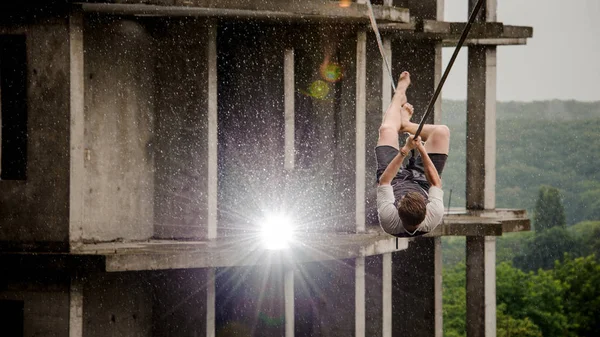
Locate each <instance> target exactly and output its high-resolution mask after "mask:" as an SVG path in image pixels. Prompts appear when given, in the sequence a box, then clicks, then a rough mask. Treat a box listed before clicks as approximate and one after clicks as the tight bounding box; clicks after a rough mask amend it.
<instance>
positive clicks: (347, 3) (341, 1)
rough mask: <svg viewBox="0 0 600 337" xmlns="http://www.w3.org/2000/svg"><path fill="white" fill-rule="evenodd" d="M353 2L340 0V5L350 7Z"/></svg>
mask: <svg viewBox="0 0 600 337" xmlns="http://www.w3.org/2000/svg"><path fill="white" fill-rule="evenodd" d="M351 3H352V1H351V0H340V7H344V8H346V7H350V4H351Z"/></svg>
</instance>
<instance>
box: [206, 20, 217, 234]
mask: <svg viewBox="0 0 600 337" xmlns="http://www.w3.org/2000/svg"><path fill="white" fill-rule="evenodd" d="M207 49H208V50H207V53H208V144H207V145H208V239H209V240H212V239H216V238H217V192H218V190H217V180H218V174H217V170H218V162H217V160H218V158H217V156H218V150H217V143H218V135H217V125H218V119H217V86H218V82H217V26H216V24H212V25H211V26H210V27H209V29H208V47H207Z"/></svg>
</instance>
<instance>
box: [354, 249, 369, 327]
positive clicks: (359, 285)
mask: <svg viewBox="0 0 600 337" xmlns="http://www.w3.org/2000/svg"><path fill="white" fill-rule="evenodd" d="M354 268H355V274H354V275H355V277H354V280H355V283H354V286H355V298H354V303H355V306H354V307H355V319H354V324H355V329H354V331H355V336H356V337H365V336H366V315H367V313H366V307H365V302H366V298H365V292H366V289H365V258H364V257H358V258H356V262H355V266H354Z"/></svg>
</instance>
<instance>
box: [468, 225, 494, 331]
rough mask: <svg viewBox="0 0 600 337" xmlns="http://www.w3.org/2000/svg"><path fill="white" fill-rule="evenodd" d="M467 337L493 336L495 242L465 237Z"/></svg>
mask: <svg viewBox="0 0 600 337" xmlns="http://www.w3.org/2000/svg"><path fill="white" fill-rule="evenodd" d="M466 249H467V262H466V263H467V275H466V287H467V289H466V290H467V318H466V319H467V322H468V324H467V336H469V337H484V336H486V337H494V336H496V263H495V262H496V238H494V237H482V236H479V237H467V243H466Z"/></svg>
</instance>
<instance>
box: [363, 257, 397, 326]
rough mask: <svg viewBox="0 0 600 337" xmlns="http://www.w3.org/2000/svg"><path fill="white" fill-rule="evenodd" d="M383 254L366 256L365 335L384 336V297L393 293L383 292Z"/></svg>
mask: <svg viewBox="0 0 600 337" xmlns="http://www.w3.org/2000/svg"><path fill="white" fill-rule="evenodd" d="M382 260H383V255H375V256H368V257H365V289H366V305H365V308H366V326H365V328H366V329H365V331H366V333H365V336H382V333H383V298H384V297H388V296H391V295H392V294H391V293H389V294H384V293H383V277H382V276H383V275H382V273H383V264H382Z"/></svg>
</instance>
